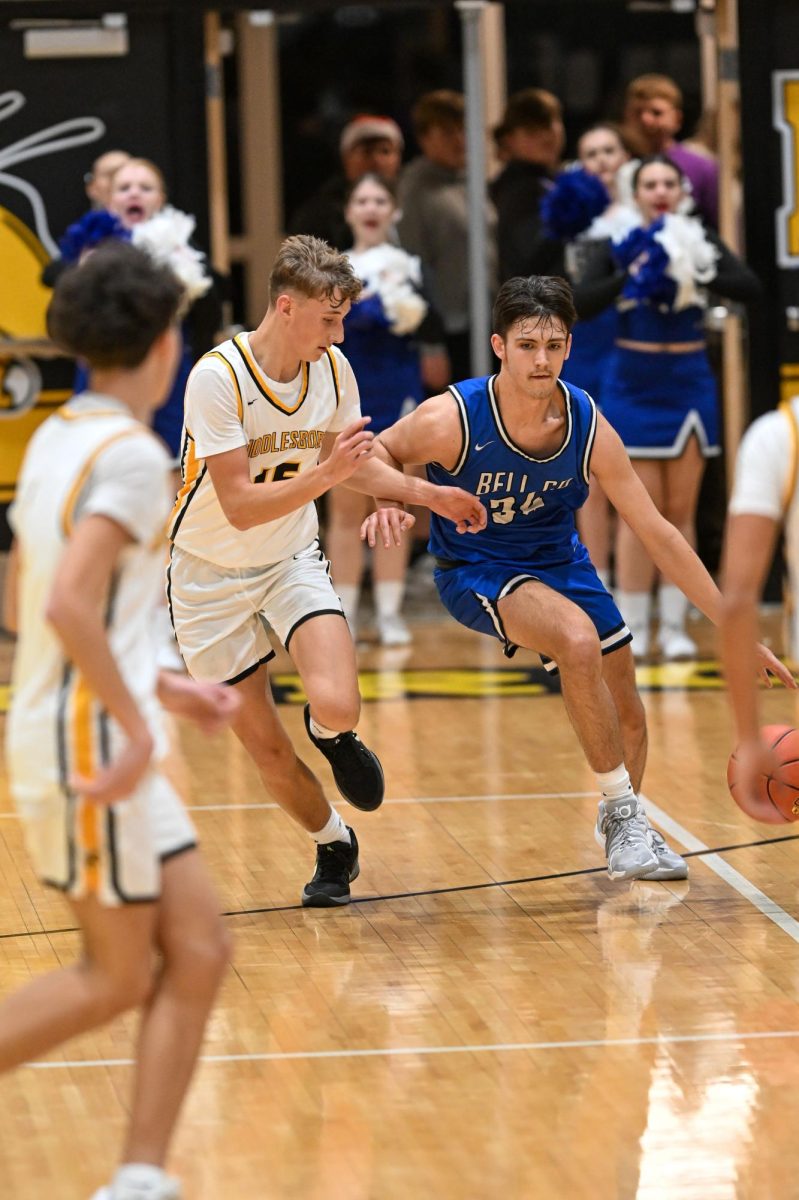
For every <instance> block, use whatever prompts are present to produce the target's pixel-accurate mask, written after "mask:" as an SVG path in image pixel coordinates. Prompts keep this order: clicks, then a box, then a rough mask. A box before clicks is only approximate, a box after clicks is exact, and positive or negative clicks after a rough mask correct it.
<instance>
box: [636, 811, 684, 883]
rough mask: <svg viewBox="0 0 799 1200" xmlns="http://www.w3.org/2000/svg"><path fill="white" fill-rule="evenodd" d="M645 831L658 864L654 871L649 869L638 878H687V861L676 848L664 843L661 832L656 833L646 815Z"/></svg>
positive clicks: (660, 879)
mask: <svg viewBox="0 0 799 1200" xmlns="http://www.w3.org/2000/svg"><path fill="white" fill-rule="evenodd" d="M645 820H646V827H647V833H648V834H649V844H650V846H651V847H652V849H653V850H654V852H655V854H656V855H657V860H658V865H657V867H656V868H655V870H654V871H650V872H649V874H648V875H641V876H639V878H640V879H653V880H656V881H663V880H665V879H687V878H688V863H687V862H686V861H685V859H684V858H681V857H680V855H679V854H678V853H677V851H676V850H672V848H671V846H669V845H667V844H666V841H665V839H664V838H663V836H662V834H660V833H658V831H657V829H653V828H652V826H651V825H650V824H649V818H648V817H646V818H645Z"/></svg>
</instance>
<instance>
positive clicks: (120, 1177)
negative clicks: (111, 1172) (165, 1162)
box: [114, 1163, 169, 1189]
mask: <svg viewBox="0 0 799 1200" xmlns="http://www.w3.org/2000/svg"><path fill="white" fill-rule="evenodd" d="M168 1178H169V1176H168V1175H167V1173H166V1171H164V1169H163V1168H162V1167H156V1166H155V1165H154V1164H153V1163H123V1164H122V1166H121V1167H119V1168H118V1169H117V1173H116V1175H115V1176H114V1185H117V1184H119V1185H120V1186H121V1185H122V1184H125V1185H127V1186H128V1187H134V1186H135V1187H137V1188H145V1187H146V1188H153V1189H155V1188H156V1187H157V1186H158V1185H159V1184H162V1183H165V1182H166V1181H167V1179H168Z"/></svg>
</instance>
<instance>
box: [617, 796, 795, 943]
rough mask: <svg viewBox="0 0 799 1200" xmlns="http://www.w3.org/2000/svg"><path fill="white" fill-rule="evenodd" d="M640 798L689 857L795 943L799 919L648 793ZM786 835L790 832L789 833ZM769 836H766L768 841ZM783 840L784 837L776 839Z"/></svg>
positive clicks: (648, 810) (785, 839)
mask: <svg viewBox="0 0 799 1200" xmlns="http://www.w3.org/2000/svg"><path fill="white" fill-rule="evenodd" d="M641 799H642V800H643V802H644V804H645V805H646V808H647V812H648V813H649V814H650V816H652V817H654V819H655V821H656V822H657V824H658V825H660V827H661V828H662V829H663V830H664V831H665V832H666V833H667V834H668V835H669V837H671V838H674V839H675V840H676V841H678V842H679V843H680V844H681V845H683V846H685V847H686V849H688V850H689V851H690V852H691V856H692V857H699V856H701V858H702V861H703V862H704V863H705V865H706V866H707V867H709V869H710V870H711V871H713V873H714V874H715V875H718V877H719V879H723V880H724V882H725V883H726V884H727V885H728V887H731V888H732V889H733V890H734V891H736V892H738V894H739V895H740V896H743V898H744V899H745V900H748V901H749V903H750V904H751V905H753V907H754V908H756V909H757V910H758V912H761V913H762V914H763V916H764V917H768V919H769V921H773V922H774V924H775V925H776V926H777V927H778V928H779V929H781V930H782V932H783V933H786V934H787V935H788V937H789V938H792V939H793V941H794V942H796V943H797V944H798V945H799V921H797V920H796V918H795V917H792V916H791V915H790V913H788V912H786V911H785V909H784V908H782V907H781V905H779V904H777V901H776V900H772V899H771V897H770V896H767V895H766V893H765V892H762V891H761V890H760V888H759V887H757V886H756V885H755V884H754V883H752V881H751V879H747V877H746V875H742V874H741V872H740V871H736V870H735V868H734V867H731V866H730V865H729V863H726V862H724V860H723V859H722V858H719V851H717V850H711V848H710V846H706V845H705V843H704V842H702V841H700V840H699V838H697V837H695V836H694V835H693V834H692V833H691V832H690V830H688V829H686V828H685V826H684V825H681V824H680V823H679V821H675V820H674V818H673V817H670V816H669V814H668V813H667V812H664V811H663V809H662V808H660V807H659V806H658V805H657V804H655V803H654V801H652V800H650V799H649V797H648V796H645V795H644V794H643V793H641ZM789 836H790V835H789ZM770 840H771V839H770V838H769V839H766V841H767V842H768V841H770ZM780 840H782V841H787V840H788V838H782V839H780Z"/></svg>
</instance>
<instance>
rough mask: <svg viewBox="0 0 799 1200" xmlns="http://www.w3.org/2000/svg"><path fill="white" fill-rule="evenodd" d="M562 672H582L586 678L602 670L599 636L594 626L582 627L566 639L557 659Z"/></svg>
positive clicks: (573, 631)
mask: <svg viewBox="0 0 799 1200" xmlns="http://www.w3.org/2000/svg"><path fill="white" fill-rule="evenodd" d="M557 661H558V664H559V666H560V669H561V671H563V670H564V669H565V670H571V671H580V672H582V673H583V674H585V675H586V676H587V675H588V674H591V673H594V672H596V671H597V670H598V669H601V665H602V654H601V651H600V646H599V635H598V634H597V631H596V629H594V627H593V625H588V624H586V625H580V626H579V627H578V628H576V629H574V630H572V631H571V632H570V634H569V636H568V637H567V638H565V639H564V645H563V650H562V651H561V652H560V654H559V657H558V659H557Z"/></svg>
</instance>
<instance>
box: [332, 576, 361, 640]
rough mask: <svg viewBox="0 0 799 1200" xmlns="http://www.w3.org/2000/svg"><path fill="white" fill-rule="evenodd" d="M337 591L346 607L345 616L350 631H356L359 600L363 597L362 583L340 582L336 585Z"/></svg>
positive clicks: (344, 607)
mask: <svg viewBox="0 0 799 1200" xmlns="http://www.w3.org/2000/svg"><path fill="white" fill-rule="evenodd" d="M336 592H337V594H338V598H339V600H340V601H341V607H342V608H343V609H344V616H345V617H346V618H347V624H348V625H349V627H350V631H351V632H352V633H355V626H356V625H357V623H358V601H359V600H360V598H361V588H360V584H357V583H340V584H338V585H337V586H336Z"/></svg>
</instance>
